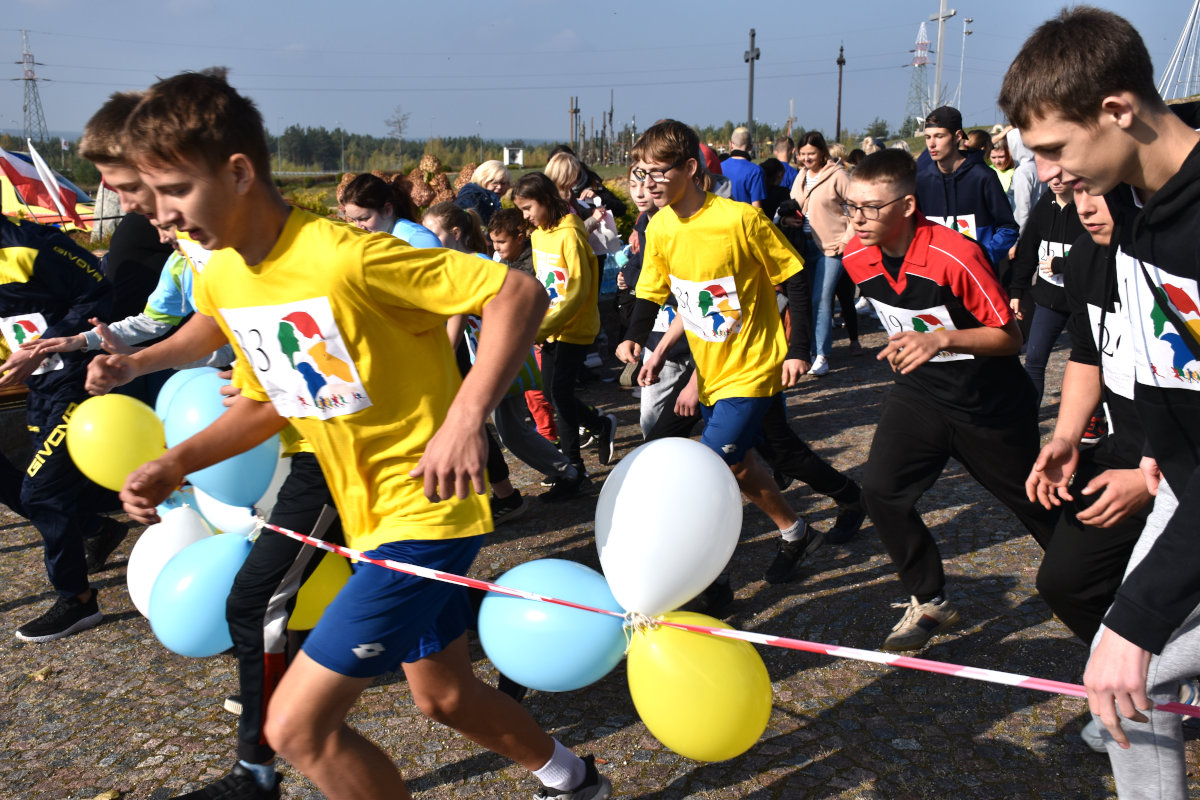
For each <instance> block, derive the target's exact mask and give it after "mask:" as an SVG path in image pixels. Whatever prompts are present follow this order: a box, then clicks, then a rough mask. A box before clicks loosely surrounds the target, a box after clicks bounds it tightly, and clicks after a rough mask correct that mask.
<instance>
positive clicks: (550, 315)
mask: <svg viewBox="0 0 1200 800" xmlns="http://www.w3.org/2000/svg"><path fill="white" fill-rule="evenodd" d="M512 197H513V203H514V204H515V205H516V206H517V208H519V209H521V213H523V214H524V215H525V219H527V220H529V223H530V224H531V225H533V228H534V230H533V234H532V236H531V237H530V239H531V242H532V245H533V269H534V272H535V273H536V274H537V279H538V281H539V282H540V283H541V284H542V286H543V287H545V289H546V294H547V295H548V296H549V298H550V310H549V311H548V312H546V318H545V319H544V320H542V324H541V326H540V327H539V328H538V332H537V337H538V341H540V342H545V344H543V345H542V378H543V382H544V385H545V386H546V387H548V388H549V390H550V402H551V403H553V404H554V410H555V412H556V414H557V416H558V435H559V447H560V448H561V449H562V451H563V455H565V456H566V457H567V460H568V461H570V462H571V465H572V466H573V467H574V468H575V469H576V471H577V473H578V475H579V476H580V477H579V479H578V480H580V481H583V480H585V476H586V475H587V472H586V471H585V470H584V467H583V459H582V458H581V457H580V455H579V429H580V426H583V427H584V428H585V429H587V430H589V431H592V432H593V433H594V434H595V435H596V438H597V440H598V443H599V448H600V463H601V464H610V463H612V457H613V440H614V437H615V436H616V430H617V420H616V417H614V416H613V415H612V414H601V413H600V412H598V411H597V410H596V409H595V408H593V407H591V406H589V405H587V404H586V403H584V402H582V401H581V400H580V399H579V398H578V397H576V396H575V385H576V383H577V381H578V379H579V371H580V370H581V369H582V368H583V360H584V358H586V357H587V352H588V348H590V347H591V345H592V342H594V341H595V340H596V334H597V333H599V332H600V306H599V293H600V269H599V267H598V265H597V263H596V256H595V255H594V254H593V253H592V248H591V246H590V245H589V244H588V240H587V234H586V233H585V232H584V230H583V223H582V222H581V221H580V219H579V217H577V216H575V215H574V214H572V213H571V210H570V208H569V207H568V206H567V204H566V202H565V201H564V200H563V199H562V198H561V197H560V196H559V194H558V189H557V188H555V186H554V184H553V183H552V182H551V181H550V179H549V178H547V177H546V176H545V175H543V174H542V173H540V172H533V173H530V174H528V175H524V176H522V177H521V179H520V180H518V181H517V184H516V186H514V187H513V192H512ZM561 481H562V479H560V482H561ZM562 489H563V492H564V493H568V492H570V493H573V491H575V490H577V489H578V486H571V485H567V484H566V483H564V485H563V487H562ZM550 494H551V493H550V492H547V493H546V495H547V499H549V500H554V499H556V498H555V497H551V496H550Z"/></svg>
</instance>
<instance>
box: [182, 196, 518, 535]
mask: <svg viewBox="0 0 1200 800" xmlns="http://www.w3.org/2000/svg"><path fill="white" fill-rule="evenodd" d="M506 271H507V270H506V269H505V267H503V266H501V265H499V264H496V265H485V264H480V263H479V259H478V258H476V257H475V256H471V255H466V254H463V253H458V252H455V251H452V250H443V249H436V250H433V249H418V248H413V247H410V246H408V245H407V244H405V243H404V242H403V241H401V240H399V239H397V238H395V237H394V236H391V235H389V234H386V233H376V234H367V233H363V232H362V231H359V230H358V229H356V228H354V227H352V226H350V225H346V224H343V223H339V222H335V221H333V220H328V219H322V218H320V217H317V216H314V215H313V214H310V213H308V212H306V211H301V210H298V209H293V210H292V212H291V214H290V216H289V217H288V219H287V223H286V225H285V226H284V228H283V232H282V233H281V234H280V237H279V240H278V241H277V242H276V243H275V246H274V247H273V248H272V249H271V252H270V254H269V255H268V256H267V257H266V258H265V259H264V260H263V261H262V263H260V264H257V265H255V266H253V267H251V266H248V265H247V264H246V262H245V261H243V260H242V258H241V256H240V255H238V254H237V252H235V251H234V250H231V249H224V250H220V251H218V252H216V253H214V254H213V257H212V259H211V260H210V261H209V263H208V266H207V267H206V268H205V270H204V274H203V275H202V278H201V280H200V281H199V283H198V284H197V286H196V307H197V308H198V309H199V310H200V311H201V312H202V313H204V314H208V315H209V316H212V317H214V318H215V319H216V320H217V322H218V323H219V324H220V326H221V328H222V329H223V330H224V331H225V334H226V335H227V336H228V337H229V340H230V341H231V342H233V343H234V347H235V348H237V350H238V361H237V367H236V375H235V382H237V383H238V385H240V386H242V388H243V392H244V393H245V394H246V395H247V396H248V397H251V398H253V399H255V400H260V401H266V400H270V401H271V402H272V403H273V404H274V406H275V409H276V410H277V411H278V412H279V413H280V414H281V415H282V416H284V417H287V418H288V419H289V420H290V421H291V422H292V424H293V425H294V426H295V427H296V429H297V430H298V431H299V432H300V434H301V435H302V436H304V437H305V438H306V439H307V440H308V441H309V442H310V443H311V444H312V446H313V451H314V452H315V453H316V455H317V458H318V459H319V460H320V462H321V465H322V467H323V468H324V472H325V477H326V479H327V480H328V481H329V488H330V490H331V492H332V493H333V498H334V501H335V502H336V504H337V507H338V511H339V512H340V513H341V517H342V525H343V528H344V529H345V532H346V538H347V542H348V543H349V544H350V546H351V547H355V548H360V549H370V548H372V547H377V546H378V545H380V544H383V543H385V542H389V541H396V540H399V539H453V538H458V537H464V536H475V535H477V534H481V533H486V532H487V531H489V530H491V529H492V524H491V511H490V510H489V507H488V503H487V498H486V496H484V495H476V494H474V493H473V492H472V493H471V495H470V497H468V498H467V499H465V500H458V499H456V498H451V499H449V500H443V501H442V502H439V503H431V502H429V500H428V499H426V497H425V495H424V493H423V488H422V482H421V481H419V480H416V479H414V478H412V477H409V474H408V473H409V471H411V470H412V469H413V468H414V467H416V465H417V462H418V460H420V458H421V455H422V453H424V451H425V445H426V443H427V442H428V441H429V439H430V438H431V437H432V436H433V434H434V432H435V431H437V429H438V427H439V426H440V425H441V424H442V421H443V420H444V419H445V416H446V411H447V409H448V408H449V406H450V402H451V400H452V399H453V398H454V394H455V392H456V391H458V387H459V384H460V383H461V380H460V378H459V374H458V369H457V367H456V366H455V362H454V355H453V352H452V351H451V349H450V342H449V340H448V339H447V338H446V327H445V324H446V319H447V317H449V316H451V315H453V314H478V313H480V312H481V311H482V308H483V306H484V305H485V304H486V303H487V302H489V301H490V300H491V299H492V298H493V297H495V296H496V294H497V292H499V290H500V286H501V284H502V283H503V282H504V276H505V273H506Z"/></svg>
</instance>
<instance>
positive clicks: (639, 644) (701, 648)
mask: <svg viewBox="0 0 1200 800" xmlns="http://www.w3.org/2000/svg"><path fill="white" fill-rule="evenodd" d="M660 619H665V620H670V621H672V622H683V623H687V624H689V625H707V626H710V627H714V628H729V627H730V626H729V625H726V624H725V623H724V622H721V621H720V620H717V619H713V618H712V617H708V616H705V615H704V614H693V613H691V612H687V611H673V612H671V613H669V614H664V615H663V616H662V617H660ZM626 670H627V673H628V676H629V694H630V695H631V696H632V697H633V705H634V707H635V708H637V712H638V715H639V716H641V718H642V722H644V723H646V727H647V728H649V729H650V732H651V733H652V734H654V736H655V738H657V739H658V740H659V741H660V742H662V743H663V744H664V745H666V746H667V747H669V748H671V749H672V750H674V751H675V752H676V753H679V755H681V756H685V757H687V758H692V759H695V760H697V761H724V760H726V759H729V758H733V757H735V756H739V755H741V754H742V753H744V752H746V751H747V750H749V749H750V748H751V747H752V746H753V745H754V743H755V742H757V741H758V740H759V738H760V737H761V736H762V733H763V731H764V730H766V728H767V720H768V719H770V717H771V679H770V677H769V676H768V675H767V668H766V665H764V664H763V661H762V657H760V656H759V654H758V651H757V650H755V649H754V646H753V645H751V644H750V643H749V642H739V641H735V640H733V639H725V638H722V637H719V636H713V635H710V634H707V633H693V632H691V631H683V630H678V629H676V628H666V627H662V626H659V627H657V628H654V629H653V630H644V631H639V632H635V633H634V634H633V638H632V643H631V646H630V648H629V656H628V660H627V662H626Z"/></svg>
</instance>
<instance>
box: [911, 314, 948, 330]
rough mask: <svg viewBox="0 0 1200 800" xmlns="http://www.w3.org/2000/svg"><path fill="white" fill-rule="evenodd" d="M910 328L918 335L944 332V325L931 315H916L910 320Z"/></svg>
mask: <svg viewBox="0 0 1200 800" xmlns="http://www.w3.org/2000/svg"><path fill="white" fill-rule="evenodd" d="M912 327H913V330H914V331H917V332H918V333H932V332H933V331H944V330H946V323H944V322H942V321H941V320H940V319H938V318H937V317H936V316H934V315H933V314H917V315H916V316H915V317H913V318H912Z"/></svg>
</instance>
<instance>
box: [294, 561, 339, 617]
mask: <svg viewBox="0 0 1200 800" xmlns="http://www.w3.org/2000/svg"><path fill="white" fill-rule="evenodd" d="M317 555H318V557H321V563H320V564H317V568H316V569H314V570H313V574H312V575H309V576H308V580H306V581H305V582H304V584H303V585H302V586H301V587H300V591H299V592H298V593H297V594H296V610H295V611H293V612H292V617H291V619H289V620H288V630H293V631H310V630H312V629H313V628H315V627H317V623H318V622H320V620H321V615H322V614H324V613H325V607H326V606H327V605H329V604H330V603H332V602H333V598H335V597H337V593H338V592H340V591H341V590H342V587H343V586H345V585H346V581H348V580H350V562H349V561H347V560H346V559H344V558H342V557H341V556H339V555H336V554H335V553H326V552H321V553H318V554H317Z"/></svg>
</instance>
